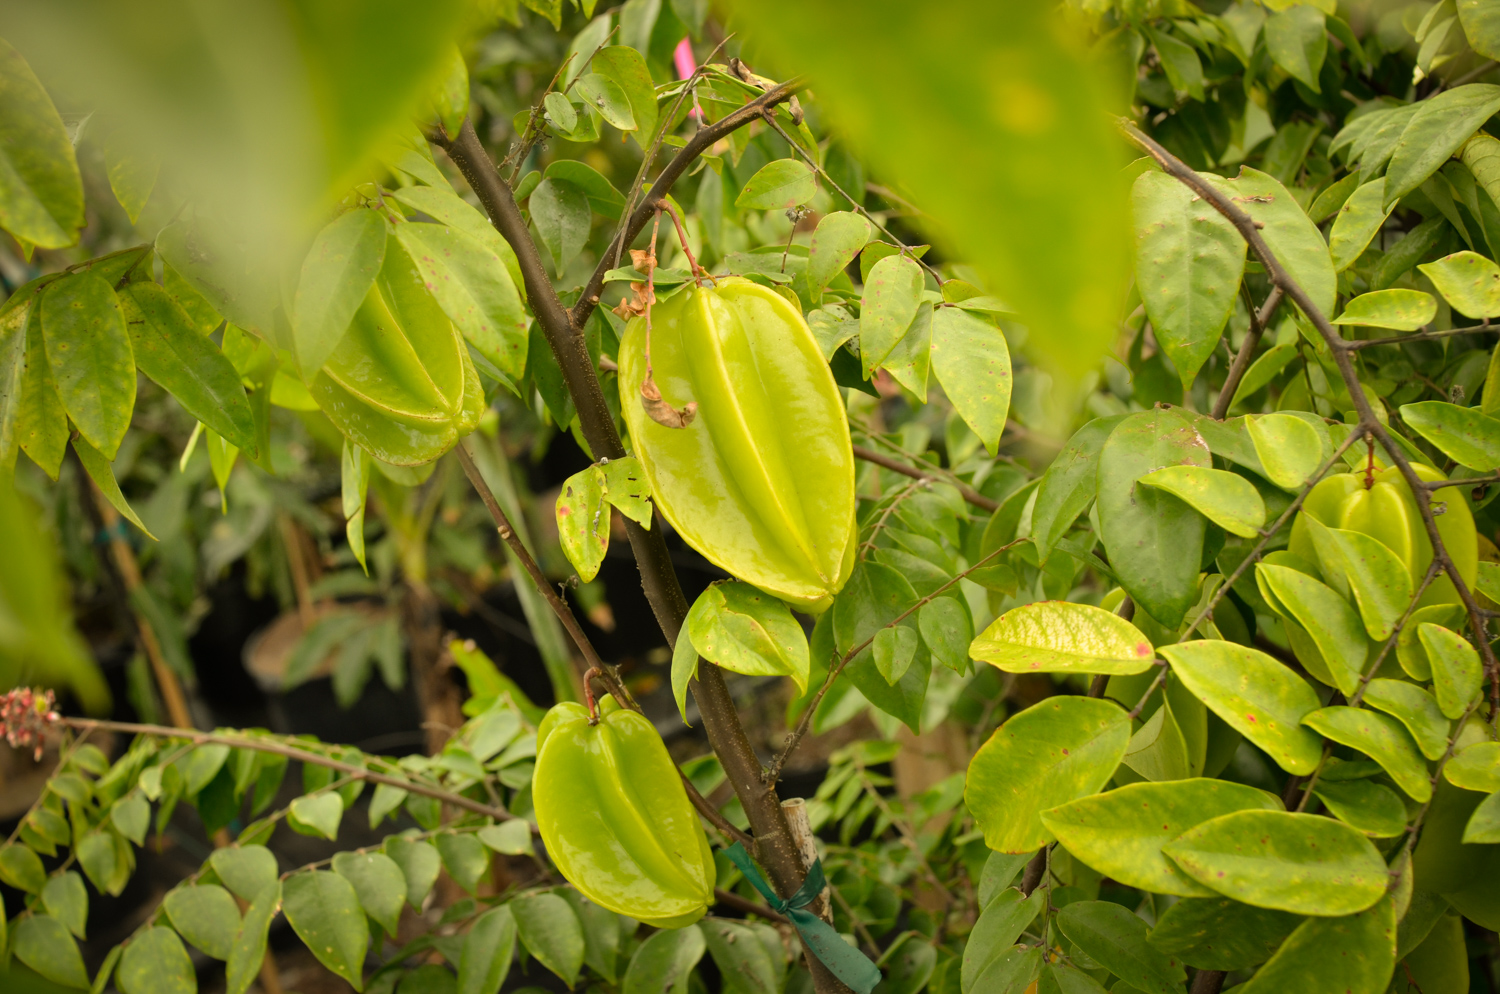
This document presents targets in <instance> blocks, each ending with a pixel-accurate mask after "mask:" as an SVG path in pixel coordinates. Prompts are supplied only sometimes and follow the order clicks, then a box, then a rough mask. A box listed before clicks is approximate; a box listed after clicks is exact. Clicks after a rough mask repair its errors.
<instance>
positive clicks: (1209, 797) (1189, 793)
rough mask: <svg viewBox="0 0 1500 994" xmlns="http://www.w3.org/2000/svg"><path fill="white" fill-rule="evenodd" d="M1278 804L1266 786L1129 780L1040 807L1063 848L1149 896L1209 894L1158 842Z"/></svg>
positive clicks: (1197, 780) (1204, 895) (1224, 782)
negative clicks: (1231, 815) (1090, 794)
mask: <svg viewBox="0 0 1500 994" xmlns="http://www.w3.org/2000/svg"><path fill="white" fill-rule="evenodd" d="M1255 809H1259V810H1266V811H1279V810H1282V807H1281V803H1280V801H1278V800H1277V799H1276V798H1275V797H1273V796H1271V795H1270V794H1267V793H1266V792H1265V791H1262V790H1257V789H1256V788H1254V787H1246V786H1243V785H1241V784H1236V783H1229V782H1227V781H1223V780H1207V779H1193V780H1177V781H1171V782H1167V783H1133V784H1129V785H1127V786H1124V787H1118V788H1116V789H1115V790H1111V791H1108V792H1107V793H1103V794H1096V795H1094V796H1093V797H1084V798H1080V799H1079V800H1076V801H1073V802H1071V803H1069V804H1065V805H1063V806H1061V807H1057V808H1053V809H1052V810H1051V811H1043V812H1042V823H1043V824H1044V825H1046V826H1047V828H1048V830H1050V831H1051V832H1052V833H1053V834H1054V835H1056V836H1057V838H1058V841H1060V842H1061V843H1062V844H1063V847H1064V848H1066V849H1067V850H1068V852H1070V853H1072V854H1073V855H1074V856H1075V857H1077V858H1078V859H1081V860H1083V861H1084V862H1085V863H1087V864H1088V865H1089V866H1091V867H1093V868H1094V869H1096V870H1098V871H1099V872H1100V873H1103V874H1104V875H1105V876H1107V877H1109V878H1111V879H1113V880H1118V881H1119V882H1120V883H1122V884H1125V885H1126V886H1127V887H1138V888H1140V889H1141V890H1146V891H1150V892H1152V893H1154V894H1176V895H1178V896H1181V897H1213V896H1215V895H1216V893H1217V892H1216V891H1213V890H1210V889H1208V888H1206V887H1204V886H1203V885H1202V884H1199V883H1198V882H1197V881H1196V880H1194V879H1193V878H1192V877H1190V876H1188V875H1187V874H1186V873H1184V872H1182V870H1180V869H1178V867H1177V865H1176V864H1175V863H1173V862H1172V861H1171V860H1169V859H1167V858H1166V857H1165V856H1163V855H1162V852H1161V848H1162V846H1164V845H1166V844H1167V843H1168V842H1171V841H1172V840H1173V839H1175V838H1177V837H1178V836H1179V835H1181V834H1182V833H1183V832H1185V831H1187V830H1188V829H1190V828H1192V827H1193V826H1194V825H1198V824H1200V823H1202V822H1205V821H1208V820H1209V819H1210V818H1217V817H1219V816H1220V815H1224V814H1229V813H1230V812H1232V811H1244V810H1255Z"/></svg>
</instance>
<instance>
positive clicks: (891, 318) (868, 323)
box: [859, 255, 1009, 379]
mask: <svg viewBox="0 0 1500 994" xmlns="http://www.w3.org/2000/svg"><path fill="white" fill-rule="evenodd" d="M921 297H922V270H921V267H919V266H918V265H917V264H916V262H914V261H913V260H912V259H910V258H908V257H907V256H905V255H888V256H886V257H885V258H883V259H881V260H880V261H879V262H877V263H875V265H874V266H873V267H872V268H871V269H870V275H869V278H868V279H866V280H865V288H864V296H863V298H862V300H861V304H860V312H859V354H860V362H861V364H862V365H863V367H864V369H863V372H864V376H865V378H866V379H869V377H870V374H871V373H873V372H874V371H875V369H876V368H877V367H879V366H880V365H881V364H882V363H883V362H885V361H886V358H887V357H888V356H890V354H891V351H892V350H893V349H895V347H896V345H897V344H898V343H899V342H900V341H901V338H902V336H904V335H905V334H906V329H907V328H908V327H910V325H911V323H912V319H913V318H915V317H916V315H917V306H918V305H919V304H920V303H921ZM1008 365H1009V363H1008V362H1007V366H1008Z"/></svg>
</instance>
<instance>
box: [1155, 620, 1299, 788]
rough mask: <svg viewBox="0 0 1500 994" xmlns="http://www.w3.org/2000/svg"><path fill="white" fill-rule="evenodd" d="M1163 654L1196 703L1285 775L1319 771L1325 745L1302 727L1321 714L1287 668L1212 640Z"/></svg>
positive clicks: (1165, 649) (1242, 648) (1261, 655)
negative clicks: (1311, 716) (1305, 720)
mask: <svg viewBox="0 0 1500 994" xmlns="http://www.w3.org/2000/svg"><path fill="white" fill-rule="evenodd" d="M1160 652H1161V654H1162V655H1163V656H1165V657H1166V658H1167V660H1168V662H1170V663H1171V664H1172V672H1173V674H1174V675H1176V676H1177V677H1178V678H1179V679H1180V680H1181V681H1182V682H1183V685H1184V686H1186V687H1187V689H1188V690H1190V691H1191V692H1192V693H1193V695H1194V696H1195V697H1197V698H1198V699H1199V700H1200V701H1202V702H1203V703H1204V704H1206V705H1208V707H1209V709H1210V710H1212V711H1213V712H1214V713H1215V714H1216V715H1218V716H1219V717H1220V718H1222V719H1223V720H1224V721H1225V723H1227V724H1228V725H1229V726H1230V727H1231V728H1233V729H1234V730H1235V731H1237V732H1239V733H1240V734H1242V735H1244V736H1245V737H1246V738H1248V739H1249V740H1250V741H1251V742H1253V743H1255V744H1256V745H1257V746H1259V747H1260V748H1262V749H1264V750H1265V751H1266V753H1267V754H1268V755H1270V757H1271V759H1272V760H1274V761H1275V762H1276V763H1277V765H1279V766H1280V767H1281V768H1282V769H1284V770H1286V771H1287V772H1288V773H1295V774H1298V775H1306V774H1308V773H1311V772H1312V771H1313V769H1314V768H1315V767H1316V766H1317V765H1318V761H1319V760H1320V759H1321V758H1322V755H1323V744H1322V741H1321V740H1320V739H1319V738H1318V736H1316V735H1314V734H1312V733H1311V732H1309V731H1308V730H1307V729H1305V728H1302V727H1301V722H1302V719H1303V718H1304V717H1306V716H1307V715H1308V714H1310V713H1312V712H1313V711H1316V710H1317V709H1318V706H1319V701H1318V695H1317V694H1316V693H1315V692H1314V691H1313V689H1312V687H1310V686H1308V684H1307V682H1306V681H1305V680H1303V679H1302V678H1301V677H1299V676H1298V675H1297V674H1295V673H1293V672H1292V671H1291V670H1290V669H1288V668H1287V667H1286V666H1285V665H1283V664H1282V663H1280V662H1277V661H1276V660H1275V659H1273V658H1272V657H1270V656H1268V655H1266V654H1265V653H1263V652H1261V651H1259V650H1258V649H1252V648H1249V647H1248V646H1242V645H1236V644H1234V643H1232V642H1223V641H1218V640H1210V639H1204V640H1201V641H1196V642H1185V643H1182V644H1179V645H1170V646H1162V647H1161V649H1160Z"/></svg>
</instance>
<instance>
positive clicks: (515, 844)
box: [475, 818, 532, 856]
mask: <svg viewBox="0 0 1500 994" xmlns="http://www.w3.org/2000/svg"><path fill="white" fill-rule="evenodd" d="M475 834H476V835H478V836H479V841H480V842H483V843H484V844H485V845H487V846H489V847H490V848H491V849H493V850H495V852H498V853H504V854H505V855H507V856H525V855H528V854H530V853H531V852H532V847H531V827H530V826H529V825H528V824H527V822H526V820H525V819H524V818H512V819H511V820H510V821H502V822H501V823H500V824H498V825H490V826H488V827H486V828H481V829H480V830H479V831H478V832H477V833H475Z"/></svg>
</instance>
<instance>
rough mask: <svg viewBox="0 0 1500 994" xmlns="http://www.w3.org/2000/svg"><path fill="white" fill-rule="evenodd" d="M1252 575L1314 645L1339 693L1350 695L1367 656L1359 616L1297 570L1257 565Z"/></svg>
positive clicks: (1341, 599) (1316, 581)
mask: <svg viewBox="0 0 1500 994" xmlns="http://www.w3.org/2000/svg"><path fill="white" fill-rule="evenodd" d="M1255 572H1256V576H1257V577H1264V578H1265V581H1266V585H1267V586H1268V587H1269V588H1270V590H1271V592H1272V593H1273V594H1274V595H1275V597H1276V599H1277V600H1278V601H1279V602H1280V603H1281V605H1282V606H1283V607H1285V609H1286V610H1287V611H1289V612H1290V613H1291V615H1292V617H1293V618H1294V619H1295V620H1296V622H1297V623H1298V624H1299V625H1301V626H1302V628H1303V629H1305V630H1306V631H1307V633H1308V634H1309V635H1310V636H1312V639H1313V641H1314V642H1316V643H1317V646H1318V651H1319V652H1320V653H1322V656H1323V660H1324V661H1325V662H1326V663H1327V664H1328V670H1329V672H1330V673H1331V674H1332V676H1333V679H1334V683H1335V685H1336V686H1337V687H1338V688H1339V690H1340V691H1342V692H1343V693H1344V694H1345V695H1348V694H1352V693H1354V690H1355V688H1356V687H1358V686H1359V677H1360V673H1361V672H1362V671H1363V670H1364V663H1365V658H1366V656H1367V655H1368V652H1369V638H1368V636H1366V634H1365V629H1364V626H1363V624H1362V623H1361V621H1360V617H1359V614H1358V613H1356V612H1355V610H1354V608H1353V607H1351V606H1350V605H1349V602H1348V601H1346V600H1344V599H1343V598H1342V597H1340V596H1339V595H1338V593H1337V592H1336V591H1335V590H1334V589H1333V588H1332V587H1330V586H1328V585H1327V584H1326V583H1322V582H1321V581H1319V580H1316V579H1314V578H1312V577H1310V576H1308V575H1307V574H1306V573H1303V572H1301V571H1299V570H1294V569H1292V568H1291V567H1289V566H1274V565H1271V564H1270V563H1259V564H1257V565H1256V567H1255Z"/></svg>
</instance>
